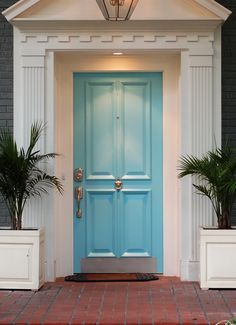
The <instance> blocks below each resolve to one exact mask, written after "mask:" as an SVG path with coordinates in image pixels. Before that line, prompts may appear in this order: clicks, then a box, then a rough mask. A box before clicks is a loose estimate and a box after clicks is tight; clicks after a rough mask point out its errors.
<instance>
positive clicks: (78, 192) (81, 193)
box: [75, 186, 83, 218]
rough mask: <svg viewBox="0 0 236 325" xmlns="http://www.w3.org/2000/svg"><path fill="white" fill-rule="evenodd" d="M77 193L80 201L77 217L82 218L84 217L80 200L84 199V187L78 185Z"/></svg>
mask: <svg viewBox="0 0 236 325" xmlns="http://www.w3.org/2000/svg"><path fill="white" fill-rule="evenodd" d="M75 193H76V198H77V201H78V210H77V213H76V214H77V217H78V218H81V217H82V210H81V208H80V201H81V200H82V199H83V187H81V186H80V187H76V189H75Z"/></svg>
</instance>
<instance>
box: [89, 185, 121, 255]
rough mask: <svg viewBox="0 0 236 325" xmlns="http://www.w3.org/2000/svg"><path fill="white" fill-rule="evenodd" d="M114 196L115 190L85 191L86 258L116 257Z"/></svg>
mask: <svg viewBox="0 0 236 325" xmlns="http://www.w3.org/2000/svg"><path fill="white" fill-rule="evenodd" d="M115 194H116V193H115V190H111V191H108V190H105V191H104V190H89V191H87V195H86V197H87V215H88V216H90V218H88V220H87V256H88V257H98V256H99V257H114V256H116V243H115V233H114V231H115V218H114V217H113V216H114V215H115V210H116V200H115ZM104 225H106V227H104ZM108 229H109V230H112V231H107V230H108Z"/></svg>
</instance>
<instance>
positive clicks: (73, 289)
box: [0, 277, 236, 325]
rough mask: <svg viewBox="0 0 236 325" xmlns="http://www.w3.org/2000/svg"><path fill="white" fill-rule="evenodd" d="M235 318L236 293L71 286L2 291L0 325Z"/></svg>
mask: <svg viewBox="0 0 236 325" xmlns="http://www.w3.org/2000/svg"><path fill="white" fill-rule="evenodd" d="M233 315H236V290H208V291H202V290H201V289H200V288H199V285H198V283H196V282H181V281H180V280H179V279H178V278H175V277H160V280H158V281H151V282H103V283H73V282H64V281H63V280H62V279H59V280H58V281H57V282H55V283H46V284H45V285H44V286H43V288H42V289H41V290H40V291H38V292H32V291H20V290H18V291H10V290H0V324H22V325H23V324H32V325H33V324H35V325H36V324H45V325H46V324H81V325H82V324H83V325H95V324H97V325H150V324H152V325H155V324H162V325H171V324H172V325H173V324H189V325H190V324H195V325H200V324H216V323H217V322H219V321H220V320H227V319H230V318H232V316H233Z"/></svg>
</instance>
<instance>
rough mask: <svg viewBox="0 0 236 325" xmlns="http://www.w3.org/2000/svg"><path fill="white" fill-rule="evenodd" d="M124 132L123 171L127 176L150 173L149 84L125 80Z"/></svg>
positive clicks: (122, 145)
mask: <svg viewBox="0 0 236 325" xmlns="http://www.w3.org/2000/svg"><path fill="white" fill-rule="evenodd" d="M121 87H122V89H121V94H122V105H121V107H122V108H123V109H122V113H121V116H122V132H121V137H122V141H121V148H120V151H121V157H122V162H121V167H122V170H121V172H120V175H122V177H123V178H126V179H148V178H149V177H150V154H151V150H150V149H151V148H150V131H151V124H150V117H151V115H150V101H149V97H150V85H149V83H148V82H147V83H143V82H142V81H141V82H135V83H134V82H133V83H127V82H126V83H122V85H121Z"/></svg>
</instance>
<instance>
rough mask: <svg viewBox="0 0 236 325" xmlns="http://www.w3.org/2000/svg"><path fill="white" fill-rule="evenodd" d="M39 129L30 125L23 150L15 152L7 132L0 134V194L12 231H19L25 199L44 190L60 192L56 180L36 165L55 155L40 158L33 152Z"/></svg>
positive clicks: (59, 184)
mask: <svg viewBox="0 0 236 325" xmlns="http://www.w3.org/2000/svg"><path fill="white" fill-rule="evenodd" d="M43 130H44V125H43V124H42V123H34V124H33V125H32V126H31V132H30V143H29V147H28V149H27V150H25V149H24V148H20V149H19V150H18V148H17V144H16V142H15V140H14V138H13V135H12V134H11V133H10V132H8V131H6V130H3V131H1V132H0V192H1V194H2V196H3V199H4V201H5V202H6V205H7V208H8V210H9V213H10V218H11V225H12V229H16V230H20V229H22V214H23V210H24V207H25V204H26V202H27V201H28V199H29V198H31V197H35V196H41V194H42V193H47V189H46V188H47V187H51V188H52V187H55V188H56V189H57V190H58V191H59V192H60V193H62V191H63V189H62V185H61V182H60V180H59V179H58V178H57V177H55V176H51V175H48V174H47V173H46V172H45V171H43V170H42V169H40V166H39V163H43V162H47V161H48V160H49V159H51V158H54V157H55V156H56V154H55V153H48V154H43V155H41V154H40V151H39V150H36V149H35V147H36V144H37V142H38V140H39V138H40V136H41V134H42V132H43Z"/></svg>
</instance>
